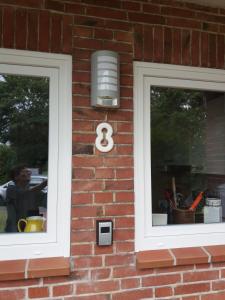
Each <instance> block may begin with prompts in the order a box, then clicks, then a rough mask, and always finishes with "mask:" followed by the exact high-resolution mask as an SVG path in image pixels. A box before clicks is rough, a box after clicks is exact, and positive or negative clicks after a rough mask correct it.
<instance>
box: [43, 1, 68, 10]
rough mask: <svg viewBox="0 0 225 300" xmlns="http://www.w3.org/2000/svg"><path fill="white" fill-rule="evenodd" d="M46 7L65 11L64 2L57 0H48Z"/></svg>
mask: <svg viewBox="0 0 225 300" xmlns="http://www.w3.org/2000/svg"><path fill="white" fill-rule="evenodd" d="M45 8H47V9H51V10H57V11H64V3H62V2H61V1H55V0H46V1H45Z"/></svg>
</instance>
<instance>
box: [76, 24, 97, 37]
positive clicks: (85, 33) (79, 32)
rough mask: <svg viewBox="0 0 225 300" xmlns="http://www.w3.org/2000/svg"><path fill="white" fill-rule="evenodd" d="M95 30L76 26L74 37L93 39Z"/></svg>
mask: <svg viewBox="0 0 225 300" xmlns="http://www.w3.org/2000/svg"><path fill="white" fill-rule="evenodd" d="M93 32H94V30H93V29H92V28H88V27H83V26H75V27H74V28H73V35H74V36H78V37H79V36H82V37H84V38H85V37H86V38H93Z"/></svg>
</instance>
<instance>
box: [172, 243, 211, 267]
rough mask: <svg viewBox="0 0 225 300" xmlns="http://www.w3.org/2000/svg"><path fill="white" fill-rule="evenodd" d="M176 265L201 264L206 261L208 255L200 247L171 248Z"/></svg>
mask: <svg viewBox="0 0 225 300" xmlns="http://www.w3.org/2000/svg"><path fill="white" fill-rule="evenodd" d="M171 251H172V252H173V255H174V256H175V257H176V265H186V264H201V263H207V262H208V259H209V258H208V255H207V254H206V253H205V252H204V251H203V249H202V248H200V247H189V248H177V249H171Z"/></svg>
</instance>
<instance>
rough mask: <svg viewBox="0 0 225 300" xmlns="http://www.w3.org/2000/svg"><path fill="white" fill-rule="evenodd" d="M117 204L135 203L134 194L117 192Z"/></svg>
mask: <svg viewBox="0 0 225 300" xmlns="http://www.w3.org/2000/svg"><path fill="white" fill-rule="evenodd" d="M116 202H134V193H133V192H117V193H116Z"/></svg>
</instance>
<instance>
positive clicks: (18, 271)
mask: <svg viewBox="0 0 225 300" xmlns="http://www.w3.org/2000/svg"><path fill="white" fill-rule="evenodd" d="M25 265H26V260H8V261H0V280H16V279H18V280H19V279H24V277H25Z"/></svg>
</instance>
